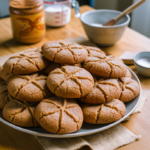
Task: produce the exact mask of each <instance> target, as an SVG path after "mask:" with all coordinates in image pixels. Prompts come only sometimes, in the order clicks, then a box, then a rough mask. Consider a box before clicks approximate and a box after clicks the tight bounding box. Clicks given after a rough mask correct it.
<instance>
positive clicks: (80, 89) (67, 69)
mask: <svg viewBox="0 0 150 150" xmlns="http://www.w3.org/2000/svg"><path fill="white" fill-rule="evenodd" d="M93 85H94V81H93V77H92V75H91V74H90V73H89V72H88V71H86V70H85V69H83V68H79V67H76V66H63V67H61V68H57V69H55V70H53V71H52V72H51V73H50V74H49V76H48V78H47V86H48V88H49V89H50V90H51V92H52V93H54V94H55V95H56V96H60V97H64V98H80V97H82V96H85V95H86V94H88V93H89V92H91V91H92V89H93Z"/></svg>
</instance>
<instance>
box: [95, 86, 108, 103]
mask: <svg viewBox="0 0 150 150" xmlns="http://www.w3.org/2000/svg"><path fill="white" fill-rule="evenodd" d="M96 87H97V88H99V90H101V92H102V93H103V95H104V97H105V102H107V97H106V95H107V94H106V93H105V92H104V90H103V89H102V88H101V87H100V86H99V84H97V85H96Z"/></svg>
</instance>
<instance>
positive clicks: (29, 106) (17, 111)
mask: <svg viewBox="0 0 150 150" xmlns="http://www.w3.org/2000/svg"><path fill="white" fill-rule="evenodd" d="M10 98H11V99H10V102H8V103H7V104H6V105H5V107H4V109H3V112H2V113H3V117H4V118H5V119H6V120H7V121H9V122H11V123H12V124H15V125H18V126H22V127H36V126H39V124H38V122H37V121H36V119H35V107H36V106H37V103H27V102H23V101H19V100H16V99H14V98H12V97H10Z"/></svg>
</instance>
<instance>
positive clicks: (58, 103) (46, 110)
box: [35, 97, 83, 134]
mask: <svg viewBox="0 0 150 150" xmlns="http://www.w3.org/2000/svg"><path fill="white" fill-rule="evenodd" d="M35 117H36V120H37V121H38V123H39V124H40V125H41V126H42V127H43V128H44V129H45V130H47V131H49V132H52V133H57V134H68V133H73V132H76V131H78V130H79V129H80V128H81V126H82V123H83V113H82V110H81V108H80V106H79V105H78V104H77V103H76V101H75V100H73V99H64V98H61V97H51V98H48V99H45V100H43V101H41V102H40V103H39V104H38V106H37V107H36V110H35Z"/></svg>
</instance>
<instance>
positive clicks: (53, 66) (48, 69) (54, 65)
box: [44, 61, 82, 74]
mask: <svg viewBox="0 0 150 150" xmlns="http://www.w3.org/2000/svg"><path fill="white" fill-rule="evenodd" d="M62 66H77V67H80V68H81V67H82V66H81V64H73V65H68V64H59V63H56V62H52V61H50V62H49V64H48V66H47V67H46V68H45V69H44V73H46V74H49V73H50V72H51V71H53V70H54V69H56V68H61V67H62Z"/></svg>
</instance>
